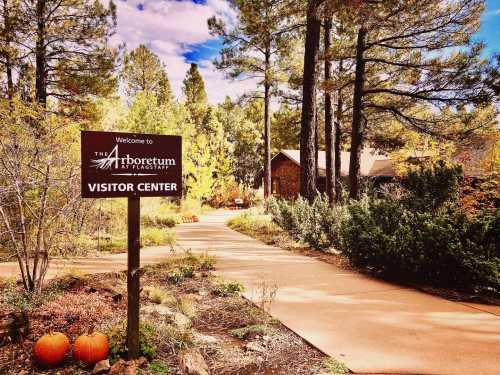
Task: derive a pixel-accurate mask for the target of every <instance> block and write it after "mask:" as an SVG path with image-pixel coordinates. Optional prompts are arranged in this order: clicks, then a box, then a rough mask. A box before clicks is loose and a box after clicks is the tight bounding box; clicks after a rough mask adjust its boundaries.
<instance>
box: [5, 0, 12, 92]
mask: <svg viewBox="0 0 500 375" xmlns="http://www.w3.org/2000/svg"><path fill="white" fill-rule="evenodd" d="M3 11H4V14H3V17H4V18H3V19H4V25H3V26H4V33H5V74H6V75H7V98H9V99H12V97H13V96H14V82H13V80H12V59H11V51H10V47H11V42H12V32H13V30H12V27H11V23H10V12H9V0H3Z"/></svg>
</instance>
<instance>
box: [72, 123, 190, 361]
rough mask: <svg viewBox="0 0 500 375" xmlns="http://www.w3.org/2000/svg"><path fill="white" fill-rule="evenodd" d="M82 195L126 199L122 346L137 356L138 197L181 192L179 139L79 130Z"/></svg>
mask: <svg viewBox="0 0 500 375" xmlns="http://www.w3.org/2000/svg"><path fill="white" fill-rule="evenodd" d="M81 140H82V144H81V155H82V198H108V197H127V198H128V209H127V214H128V233H127V238H128V254H127V266H128V267H127V301H128V306H127V349H128V356H129V358H130V359H135V358H138V357H139V354H140V353H139V311H140V309H139V290H140V217H141V213H140V197H162V196H163V197H171V196H177V197H178V196H181V194H182V139H181V137H177V136H166V135H152V134H134V133H111V132H89V131H82V136H81Z"/></svg>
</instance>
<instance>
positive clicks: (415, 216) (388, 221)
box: [270, 163, 500, 292]
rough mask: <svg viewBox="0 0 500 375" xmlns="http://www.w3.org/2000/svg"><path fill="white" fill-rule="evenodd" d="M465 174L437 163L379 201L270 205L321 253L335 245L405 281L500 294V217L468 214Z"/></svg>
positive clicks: (281, 223)
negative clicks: (462, 195)
mask: <svg viewBox="0 0 500 375" xmlns="http://www.w3.org/2000/svg"><path fill="white" fill-rule="evenodd" d="M462 180H463V177H462V170H461V168H460V167H457V166H449V165H446V164H444V163H437V164H436V165H434V166H433V167H432V168H430V169H428V170H423V169H422V170H420V171H416V172H411V173H409V175H408V176H407V177H406V178H405V179H404V180H402V186H398V185H392V186H391V189H386V191H385V192H383V194H382V196H381V197H376V196H374V195H370V196H368V195H365V196H364V198H362V199H361V200H360V201H352V202H346V203H341V204H338V205H336V206H335V207H334V208H333V209H332V208H330V207H329V206H328V201H327V199H326V197H318V198H316V199H315V200H314V202H313V203H312V204H309V202H308V201H306V200H304V199H301V198H299V199H298V200H296V201H295V202H289V201H276V200H271V201H270V210H271V213H272V216H273V220H274V222H275V223H277V224H278V225H279V226H280V227H281V228H283V229H285V230H286V231H288V232H289V233H290V234H291V235H292V236H293V237H294V238H295V239H297V240H299V241H302V242H304V243H307V244H309V245H311V246H312V247H314V248H316V249H324V248H327V247H329V246H332V245H333V246H335V247H337V248H338V249H339V250H342V251H343V252H344V253H345V254H346V255H347V256H348V258H349V259H350V261H351V262H352V263H353V264H354V265H356V266H358V267H364V268H368V269H371V270H373V271H376V272H378V273H381V274H384V275H386V276H390V277H393V278H398V279H401V280H409V281H416V282H418V283H424V284H429V285H436V286H445V287H449V288H458V289H468V290H478V289H489V290H495V291H496V292H500V280H499V270H500V254H499V249H498V245H497V242H498V238H500V229H499V228H500V225H499V223H500V220H499V213H498V211H491V210H483V211H482V212H475V214H474V215H470V214H469V215H465V214H464V213H463V212H462V210H461V209H460V207H459V204H458V203H459V201H458V199H459V192H460V184H461V183H462Z"/></svg>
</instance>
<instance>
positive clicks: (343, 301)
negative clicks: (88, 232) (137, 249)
mask: <svg viewBox="0 0 500 375" xmlns="http://www.w3.org/2000/svg"><path fill="white" fill-rule="evenodd" d="M235 214H238V212H230V211H216V212H213V213H211V214H210V215H207V216H205V217H202V219H201V222H200V223H196V224H185V225H180V226H178V227H176V231H177V233H178V237H179V245H178V246H179V247H180V248H183V249H192V250H194V251H208V252H209V253H210V254H214V255H216V256H217V258H218V261H217V268H218V271H217V272H218V273H220V274H221V275H223V276H224V277H226V278H229V279H237V280H239V281H241V282H242V283H243V284H244V285H245V287H246V292H245V294H246V296H247V297H248V298H251V299H253V300H255V301H257V300H259V298H260V295H261V292H262V290H263V289H266V288H267V289H273V288H274V286H275V285H276V286H277V288H278V289H277V294H276V297H275V299H274V301H273V304H272V306H271V313H272V315H273V316H275V317H276V318H277V319H279V320H281V321H282V322H283V323H284V324H285V325H286V326H288V327H289V328H290V329H292V330H294V331H295V332H297V333H298V334H299V335H301V336H302V337H304V338H305V339H306V340H308V341H309V342H311V343H312V344H314V345H315V346H316V347H318V348H319V349H321V350H322V351H323V352H325V353H327V354H328V355H330V356H332V357H335V358H337V359H340V360H342V361H343V362H345V363H346V364H347V366H348V367H349V368H350V369H351V370H353V371H354V372H356V373H367V374H375V373H377V374H467V375H468V374H471V375H472V374H474V375H479V374H492V375H498V374H500V308H499V307H495V306H484V305H478V304H465V303H456V302H450V301H446V300H444V299H441V298H438V297H434V296H430V295H428V294H425V293H422V292H419V291H416V290H413V289H409V288H403V287H401V286H398V285H394V284H389V283H385V282H382V281H378V280H374V279H370V278H368V277H366V276H363V275H359V274H357V273H354V272H348V271H344V270H341V269H338V268H336V267H335V266H333V265H330V264H326V263H323V262H320V261H318V260H315V259H312V258H309V257H305V256H300V255H296V254H292V253H290V252H287V251H285V250H281V249H278V248H275V247H272V246H267V245H264V244H262V243H260V242H258V241H256V240H253V239H251V238H249V237H247V236H244V235H242V234H240V233H237V232H235V231H232V230H231V229H229V228H227V227H225V225H224V223H225V221H226V220H227V219H228V218H229V217H230V216H232V215H235ZM168 256H170V251H169V250H168V249H166V248H164V247H163V248H161V247H160V248H149V249H145V250H143V252H142V254H141V262H142V264H147V263H153V262H157V261H159V260H161V259H162V258H165V257H168ZM68 267H74V268H79V269H82V270H83V271H85V272H108V271H111V270H120V269H123V268H124V267H126V255H125V254H118V255H113V256H109V257H103V258H99V259H96V260H85V259H82V260H74V261H72V262H69V261H66V262H54V263H53V264H52V265H51V270H50V276H53V275H55V274H57V273H60V272H61V270H62V269H64V268H68ZM15 272H17V269H16V265H15V264H0V276H9V275H13V274H15Z"/></svg>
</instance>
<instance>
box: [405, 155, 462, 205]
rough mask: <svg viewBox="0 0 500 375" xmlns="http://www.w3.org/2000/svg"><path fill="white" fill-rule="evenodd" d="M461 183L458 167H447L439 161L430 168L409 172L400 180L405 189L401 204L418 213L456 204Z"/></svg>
mask: <svg viewBox="0 0 500 375" xmlns="http://www.w3.org/2000/svg"><path fill="white" fill-rule="evenodd" d="M462 183H463V170H462V167H461V166H460V165H447V164H446V163H445V162H444V161H439V162H437V163H436V164H434V165H433V166H431V167H430V168H424V167H422V168H420V169H419V170H417V171H411V172H410V173H408V175H407V176H406V177H405V178H404V179H403V180H402V185H403V187H404V188H406V189H407V191H408V194H407V196H406V198H407V199H405V200H404V201H403V203H404V204H405V205H406V206H407V207H408V208H411V209H414V210H417V211H420V212H430V211H436V210H437V209H439V208H440V207H442V206H444V205H445V204H447V203H451V202H456V201H457V200H458V197H459V191H460V186H461V184H462Z"/></svg>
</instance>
